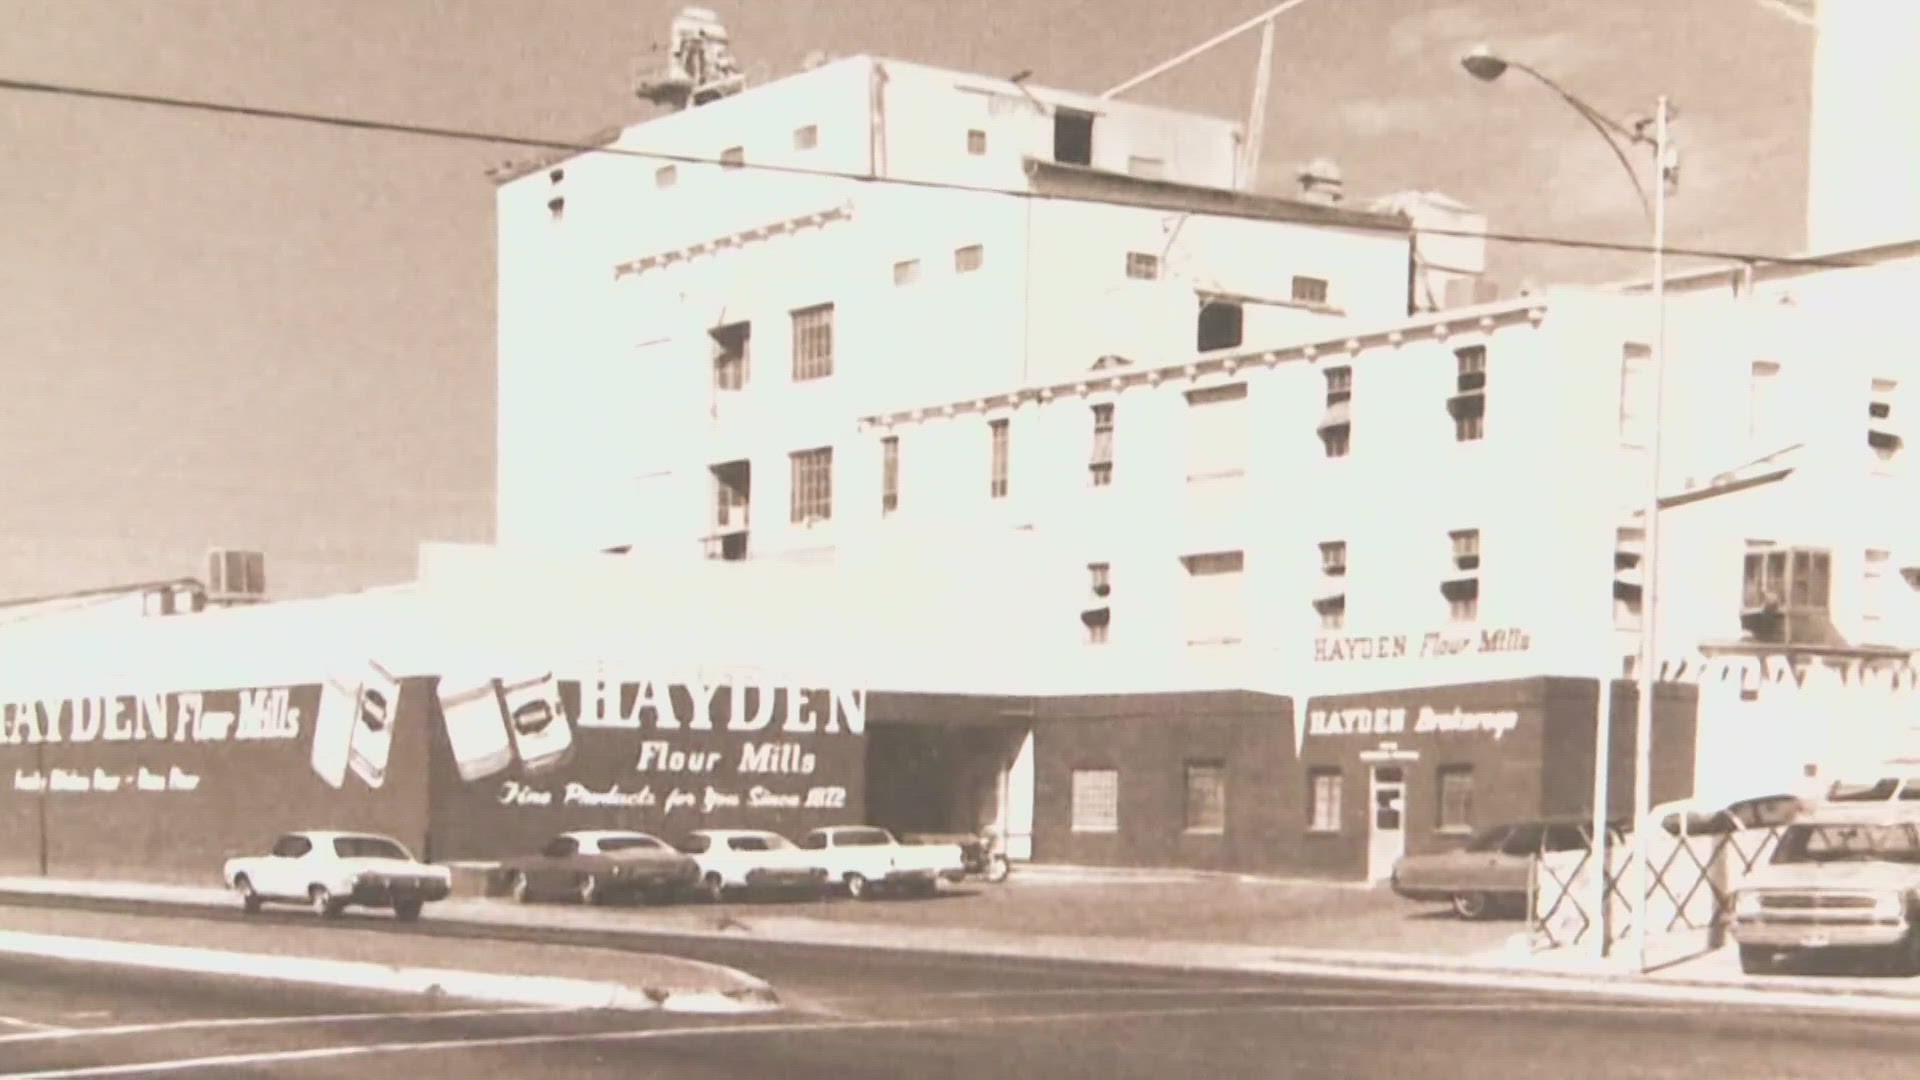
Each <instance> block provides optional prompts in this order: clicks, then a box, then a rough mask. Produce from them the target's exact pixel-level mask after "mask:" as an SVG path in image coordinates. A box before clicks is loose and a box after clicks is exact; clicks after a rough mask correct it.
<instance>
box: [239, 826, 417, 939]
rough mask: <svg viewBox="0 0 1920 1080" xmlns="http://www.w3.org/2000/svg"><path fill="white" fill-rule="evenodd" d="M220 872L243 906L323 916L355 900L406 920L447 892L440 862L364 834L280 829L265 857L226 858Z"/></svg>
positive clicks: (343, 909) (252, 909) (331, 914)
mask: <svg viewBox="0 0 1920 1080" xmlns="http://www.w3.org/2000/svg"><path fill="white" fill-rule="evenodd" d="M221 873H222V876H223V877H224V878H225V880H226V883H227V887H228V888H230V889H232V890H234V891H235V892H237V893H239V894H240V899H241V902H242V903H243V904H245V905H246V909H247V910H248V911H258V910H260V908H261V906H262V905H264V904H268V903H291V904H307V905H309V906H311V907H312V908H313V910H314V911H315V912H317V913H318V914H320V915H324V916H326V917H328V918H332V917H334V916H336V915H339V914H340V913H341V912H342V911H345V910H346V909H347V907H348V905H350V904H357V905H360V906H363V907H386V908H392V909H393V913H394V915H396V916H398V917H399V918H401V919H404V920H407V921H409V922H411V921H412V920H414V919H417V918H419V917H420V909H421V908H422V907H423V906H425V905H426V903H427V902H428V901H430V900H444V899H446V898H447V896H448V895H449V894H451V893H452V892H453V875H452V873H451V871H449V870H448V869H447V868H446V867H444V866H432V865H429V864H427V863H423V862H421V861H420V860H418V859H416V858H414V857H413V853H412V852H410V851H408V850H407V849H406V846H405V845H404V844H402V843H400V842H399V841H398V840H395V839H393V838H391V837H386V836H376V835H374V834H371V833H350V832H295V833H287V834H286V835H284V836H282V837H280V838H279V839H278V840H276V841H274V844H273V848H272V849H271V850H270V851H269V852H268V853H267V854H265V855H249V856H243V857H240V858H234V859H228V860H227V862H226V865H225V867H224V868H223V869H222V871H221Z"/></svg>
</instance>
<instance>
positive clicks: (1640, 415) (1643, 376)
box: [1620, 342, 1653, 446]
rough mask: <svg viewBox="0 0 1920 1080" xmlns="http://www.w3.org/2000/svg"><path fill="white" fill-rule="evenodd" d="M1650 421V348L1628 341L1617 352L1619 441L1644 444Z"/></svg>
mask: <svg viewBox="0 0 1920 1080" xmlns="http://www.w3.org/2000/svg"><path fill="white" fill-rule="evenodd" d="M1652 421H1653V350H1652V349H1651V348H1648V347H1647V346H1645V345H1639V344H1634V343H1632V342H1629V343H1627V344H1626V345H1625V346H1623V347H1622V348H1621V352H1620V443H1621V445H1623V446H1647V445H1649V443H1650V441H1651V440H1650V438H1649V437H1650V435H1651V434H1652V432H1651V430H1650V428H1649V425H1650V424H1651V423H1652Z"/></svg>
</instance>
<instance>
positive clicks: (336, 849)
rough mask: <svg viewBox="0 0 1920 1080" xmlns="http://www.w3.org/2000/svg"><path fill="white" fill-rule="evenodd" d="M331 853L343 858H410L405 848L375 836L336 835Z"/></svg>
mask: <svg viewBox="0 0 1920 1080" xmlns="http://www.w3.org/2000/svg"><path fill="white" fill-rule="evenodd" d="M333 853H334V854H335V855H338V856H340V857H341V858H343V859H411V858H412V856H410V855H408V854H407V849H406V848H403V847H401V846H400V845H399V844H396V843H394V842H393V841H391V840H382V839H380V838H379V837H377V836H337V837H335V838H334V840H333Z"/></svg>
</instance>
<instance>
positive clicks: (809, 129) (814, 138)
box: [793, 124, 820, 150]
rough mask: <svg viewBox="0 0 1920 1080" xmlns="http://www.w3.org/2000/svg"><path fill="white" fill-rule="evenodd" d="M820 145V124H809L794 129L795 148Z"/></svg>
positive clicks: (807, 148) (805, 148)
mask: <svg viewBox="0 0 1920 1080" xmlns="http://www.w3.org/2000/svg"><path fill="white" fill-rule="evenodd" d="M819 145H820V125H818V124H808V125H807V126H806V127H801V128H794V129H793V148H794V149H795V150H811V149H813V148H814V147H816V146H819Z"/></svg>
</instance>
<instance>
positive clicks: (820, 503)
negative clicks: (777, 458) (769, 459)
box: [789, 446, 833, 525]
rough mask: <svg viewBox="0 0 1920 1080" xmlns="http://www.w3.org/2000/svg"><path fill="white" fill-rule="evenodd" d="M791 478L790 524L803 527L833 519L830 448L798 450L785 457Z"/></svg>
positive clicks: (831, 457) (831, 454)
mask: <svg viewBox="0 0 1920 1080" xmlns="http://www.w3.org/2000/svg"><path fill="white" fill-rule="evenodd" d="M789 460H790V461H791V462H792V465H793V468H792V474H793V502H792V505H793V523H794V524H795V525H805V524H810V523H812V522H816V521H828V520H831V519H832V517H833V448H832V447H830V446H822V447H820V448H819V449H816V450H801V451H797V452H795V453H794V454H792V455H790V456H789Z"/></svg>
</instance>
